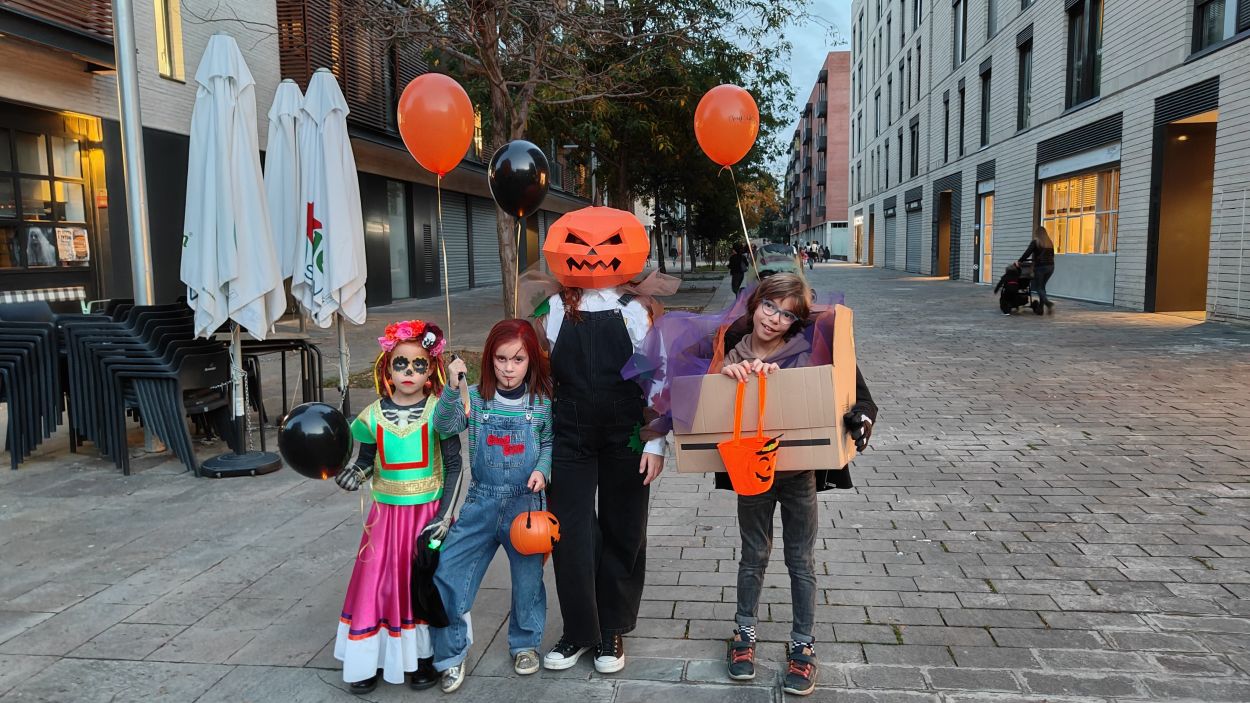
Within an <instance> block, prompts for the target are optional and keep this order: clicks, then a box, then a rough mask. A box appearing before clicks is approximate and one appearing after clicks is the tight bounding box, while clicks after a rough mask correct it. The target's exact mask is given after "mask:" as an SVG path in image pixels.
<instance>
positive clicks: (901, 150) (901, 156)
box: [898, 127, 905, 183]
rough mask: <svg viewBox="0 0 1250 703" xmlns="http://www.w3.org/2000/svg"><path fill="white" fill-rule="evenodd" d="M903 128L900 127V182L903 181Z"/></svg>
mask: <svg viewBox="0 0 1250 703" xmlns="http://www.w3.org/2000/svg"><path fill="white" fill-rule="evenodd" d="M903 173H905V172H904V171H903V128H902V127H899V128H898V182H899V183H902V182H903V177H904V176H903Z"/></svg>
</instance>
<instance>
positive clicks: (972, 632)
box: [898, 625, 994, 647]
mask: <svg viewBox="0 0 1250 703" xmlns="http://www.w3.org/2000/svg"><path fill="white" fill-rule="evenodd" d="M898 628H899V630H900V631H901V633H902V635H903V643H904V644H941V645H948V646H949V645H961V646H968V647H980V646H987V645H991V644H993V643H994V641H993V640H992V639H990V635H989V633H988V632H986V631H985V630H984V629H980V628H976V627H927V626H924V625H899V626H898Z"/></svg>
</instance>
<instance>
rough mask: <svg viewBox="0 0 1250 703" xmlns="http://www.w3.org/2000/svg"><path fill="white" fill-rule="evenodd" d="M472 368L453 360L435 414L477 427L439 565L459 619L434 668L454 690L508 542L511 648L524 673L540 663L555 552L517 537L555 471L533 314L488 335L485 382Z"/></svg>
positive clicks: (437, 645) (448, 429)
mask: <svg viewBox="0 0 1250 703" xmlns="http://www.w3.org/2000/svg"><path fill="white" fill-rule="evenodd" d="M466 372H467V368H466V366H465V363H464V360H463V359H455V360H453V361H452V362H451V363H450V364H448V366H447V373H448V376H449V377H450V378H451V379H452V383H451V384H449V385H447V386H446V387H445V388H444V389H443V395H442V397H441V398H440V399H439V404H438V409H437V411H436V412H435V414H434V428H435V429H436V430H437V431H438V432H439V433H440V434H442V435H448V436H452V435H459V434H460V433H461V432H463V431H465V430H466V429H467V430H468V431H469V467H470V469H471V475H472V482H471V483H470V484H469V492H468V495H467V498H466V499H465V502H464V505H463V506H462V507H461V508H460V515H459V519H458V520H457V521H456V523H455V525H453V526H452V528H451V531H450V532H448V534H447V538H446V540H444V546H443V553H442V556H441V557H440V558H439V562H438V569H437V571H435V574H434V583H435V585H436V586H437V587H438V592H439V595H440V596H441V597H442V600H443V604H444V606H445V607H446V609H447V618H448V620H449V623H450V624H449V625H448V626H447V627H444V628H439V629H436V630H434V667H435V668H436V669H437V670H438V671H439V672H441V674H442V689H443V692H444V693H451V692H452V691H455V690H456V689H458V688H460V685H461V684H462V683H464V679H465V674H466V671H465V664H464V660H465V658H466V657H467V656H468V654H469V645H471V644H472V643H473V633H472V630H471V623H470V619H469V617H468V614H469V610H470V608H472V607H473V600H474V598H476V596H477V592H478V589H479V588H481V585H482V578H483V577H484V576H485V575H486V568H487V567H488V566H490V562H491V560H492V559H493V558H494V556H495V553H496V552H497V551H498V550H499V549H500V548H501V547H502V548H503V550H504V553H505V554H507V555H508V566H509V571H510V574H511V577H512V608H511V611H510V613H509V615H508V620H509V624H508V652H509V654H510V656H511V657H512V660H513V661H512V668H513V670H514V671H516V673H518V674H521V675H528V674H533V673H536V672H537V671H538V669H539V665H540V664H539V655H538V648H539V647H540V646H541V645H542V639H543V627H544V625H545V624H546V621H547V589H546V587H545V586H544V585H543V564H544V562H545V561H546V558H545V557H546V555H543V554H528V555H527V554H522V553H520V552H518V551H517V549H516V547H515V546H514V545H513V544H512V540H511V539H510V537H509V532H510V528H511V526H512V522H513V520H515V519H516V517H517V516H518V515H521V514H522V513H525V512H526V511H528V510H533V509H534V507H535V504H536V503H540V502H541V501H539V500H538V496H540V495H541V494H542V493H543V491H544V490H545V489H546V487H547V484H548V482H549V481H550V479H551V442H552V425H551V395H552V383H551V372H550V370H549V368H548V366H547V359H546V357H544V356H543V354H542V351H541V350H540V349H539V344H538V335H537V334H535V332H534V328H533V327H532V326H531V325H530V323H529V322H527V321H525V320H503V321H501V322H498V323H496V324H495V326H494V327H492V328H491V330H490V334H489V335H487V337H486V346H485V349H483V351H482V378H481V380H480V382H479V383H478V384H477V385H474V386H470V387H466V386H467V380H466ZM453 384H454V385H453ZM466 395H467V396H468V400H469V413H468V414H467V415H466V414H465V413H464V410H463V408H464V405H463V398H464V397H465V396H466Z"/></svg>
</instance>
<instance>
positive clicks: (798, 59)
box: [772, 0, 851, 177]
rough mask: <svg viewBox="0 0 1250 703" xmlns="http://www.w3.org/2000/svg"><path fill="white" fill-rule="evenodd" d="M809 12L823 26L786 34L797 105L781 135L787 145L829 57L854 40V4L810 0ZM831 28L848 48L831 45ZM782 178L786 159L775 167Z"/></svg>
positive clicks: (799, 26) (793, 29)
mask: <svg viewBox="0 0 1250 703" xmlns="http://www.w3.org/2000/svg"><path fill="white" fill-rule="evenodd" d="M808 12H809V13H810V14H812V15H814V16H817V17H819V18H820V22H815V21H807V22H805V23H802V24H799V23H796V24H793V25H791V26H790V27H787V28H786V30H785V36H786V38H787V39H789V40H790V43H791V45H792V48H791V52H790V71H789V73H790V85H791V87H792V88H793V89H794V93H795V97H794V103H793V104H792V105H791V106H790V110H789V115H788V116H789V117H790V126H789V127H787V128H786V129H785V130H783V131H782V132H781V133H780V134H778V135H777V137H778V139H780V140H781V141H783V142H785V141H788V140H789V139H790V137H791V136H792V135H793V134H794V127H795V125H797V124H798V120H799V112H800V109H801V108H802V106H803V104H804V103H805V102H806V100H807V94H808V93H809V92H811V89H812V84H814V83H815V82H816V74H817V73H819V72H820V68H821V66H822V65H824V62H825V54H827V53H828V52H830V51H832V50H834V49H849V48H850V36H851V0H809V5H808ZM829 25H832V26H833V27H835V28H836V29H837V30H838V32H839V33H840V34H841V35H842V37H844V38H845V39H846V43H845V44H840V45H835V44H833V43H831V41H832V39H831V37H830V35H829ZM772 170H773V171H774V172H775V173H776V174H777V175H778V177H780V176H782V175H784V174H785V170H786V163H785V160H784V158H783V159H782V160H780V161H779V162H775V163H774V164H773V168H772Z"/></svg>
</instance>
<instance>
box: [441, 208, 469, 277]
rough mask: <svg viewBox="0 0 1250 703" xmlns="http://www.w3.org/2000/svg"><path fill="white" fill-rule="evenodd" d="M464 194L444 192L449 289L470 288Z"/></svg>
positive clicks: (467, 225) (445, 243) (444, 222)
mask: <svg viewBox="0 0 1250 703" xmlns="http://www.w3.org/2000/svg"><path fill="white" fill-rule="evenodd" d="M466 207H467V204H466V203H465V199H464V194H463V193H449V192H446V191H444V192H443V241H442V246H443V247H444V248H445V251H446V255H447V280H448V284H447V287H448V289H449V290H451V291H458V290H466V289H468V287H469V217H468V214H467V212H466V210H465V208H466Z"/></svg>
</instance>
